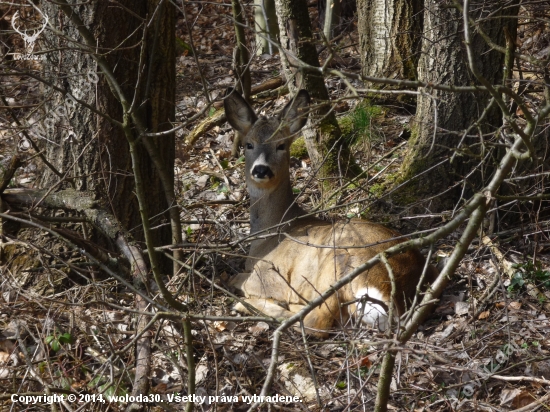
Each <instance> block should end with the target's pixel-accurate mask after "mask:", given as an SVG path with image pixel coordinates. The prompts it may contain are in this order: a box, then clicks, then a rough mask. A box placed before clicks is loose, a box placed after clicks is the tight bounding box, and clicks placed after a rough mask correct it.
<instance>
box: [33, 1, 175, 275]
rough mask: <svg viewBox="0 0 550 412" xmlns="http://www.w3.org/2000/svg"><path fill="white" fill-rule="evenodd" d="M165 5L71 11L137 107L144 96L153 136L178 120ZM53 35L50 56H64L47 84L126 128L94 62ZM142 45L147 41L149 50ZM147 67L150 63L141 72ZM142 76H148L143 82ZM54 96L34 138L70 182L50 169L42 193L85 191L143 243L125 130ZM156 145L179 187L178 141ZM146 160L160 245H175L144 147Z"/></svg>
mask: <svg viewBox="0 0 550 412" xmlns="http://www.w3.org/2000/svg"><path fill="white" fill-rule="evenodd" d="M158 3H159V1H158V0H149V1H145V0H141V1H131V0H124V1H121V2H120V4H122V6H123V7H118V6H116V5H113V4H111V3H109V2H92V3H89V4H86V5H84V4H81V5H79V6H77V7H73V8H72V12H74V13H76V14H78V16H80V18H81V19H82V20H83V21H84V23H85V25H86V27H87V28H88V29H89V30H90V31H91V32H92V34H93V35H94V37H95V39H97V45H98V46H97V52H99V53H101V54H103V55H104V56H105V58H106V59H107V62H108V63H109V65H110V67H111V68H112V70H113V72H114V76H115V78H116V80H117V81H118V83H119V84H120V86H121V88H122V90H123V92H124V94H125V96H126V97H127V99H128V100H129V101H130V102H131V101H132V98H133V96H134V94H137V95H136V107H137V110H139V116H140V117H141V118H142V120H143V122H142V123H143V124H144V125H145V126H146V127H147V130H148V131H150V132H154V131H162V130H167V129H169V128H170V127H171V122H172V121H173V120H174V118H175V108H174V107H175V105H174V103H175V92H174V91H175V49H174V47H175V44H174V42H175V39H174V34H173V27H174V24H175V14H174V11H173V7H171V6H166V5H164V6H162V7H160V9H159V10H157V12H156V14H155V10H156V9H157V8H158ZM43 5H44V7H43V8H44V10H45V12H46V14H47V15H48V16H49V17H50V19H52V20H54V19H55V21H52V23H53V24H54V25H55V27H63V28H64V30H65V33H67V34H68V35H69V36H70V37H71V38H73V39H77V40H78V41H79V42H82V43H84V41H83V39H82V37H81V36H80V34H79V33H78V31H77V29H76V27H75V25H74V24H72V23H71V22H70V21H69V19H68V18H67V17H66V16H65V15H64V14H63V13H62V12H61V11H60V9H59V7H58V6H57V5H56V4H55V3H50V2H44V4H43ZM128 10H132V13H134V14H132V13H129V12H128ZM153 15H154V16H155V21H154V22H153V23H152V24H151V25H150V27H149V28H148V32H147V35H146V36H145V38H144V36H143V20H142V19H145V18H146V17H147V16H153ZM136 16H139V17H141V18H142V19H140V18H139V17H136ZM46 33H48V31H46V32H45V33H44V34H45V37H46V40H47V43H48V45H47V48H48V49H50V50H59V52H55V53H53V52H52V53H47V54H46V58H47V59H46V60H45V61H44V76H45V77H47V78H48V80H49V81H50V82H51V83H52V84H54V85H55V86H57V87H59V88H60V89H62V90H65V91H66V92H69V93H71V94H72V95H73V96H75V97H76V98H79V99H81V100H83V101H85V102H86V103H88V104H89V105H90V106H91V107H92V108H95V109H97V110H98V111H99V112H101V113H104V114H106V115H107V116H108V117H110V118H112V119H114V120H116V121H119V122H123V121H124V118H123V117H124V116H123V110H122V106H121V103H120V102H119V101H118V99H117V97H116V96H115V95H114V94H113V93H112V92H111V90H110V88H109V86H108V84H107V81H106V80H105V77H104V74H103V73H100V72H99V69H98V68H97V65H96V64H95V62H94V60H93V59H92V58H91V57H90V56H89V55H88V54H86V53H83V52H82V51H80V50H75V49H74V48H75V44H74V43H71V42H68V41H67V40H65V39H64V38H62V37H60V36H57V35H55V34H54V33H51V32H50V33H49V34H47V36H46ZM142 40H143V41H145V44H143V45H141V43H140V42H141V41H142ZM136 45H138V47H135V46H136ZM142 48H143V50H142ZM106 51H109V53H105V52H106ZM141 53H143V55H141V56H140V54H141ZM140 59H141V61H142V62H143V63H144V64H143V65H142V67H141V68H140V67H139V63H140ZM138 76H141V77H140V81H139V82H138ZM50 93H51V94H52V100H50V101H48V102H47V103H46V109H45V111H44V114H43V120H44V122H43V123H44V126H42V127H41V126H38V125H37V127H35V128H34V129H33V130H34V131H35V133H36V134H37V135H41V136H42V137H43V138H47V139H48V140H50V141H52V142H53V143H48V142H46V144H45V145H44V146H45V150H46V154H47V158H48V159H49V160H50V161H51V162H52V163H53V165H54V166H55V167H56V168H57V170H58V171H60V172H61V173H62V174H63V176H64V177H65V179H63V180H62V179H60V177H59V176H58V175H56V174H55V173H53V172H52V171H51V170H49V169H46V170H45V173H44V174H43V177H42V181H41V184H42V186H44V187H55V188H56V189H57V188H62V187H65V186H74V187H75V188H76V189H79V190H89V191H94V192H95V193H96V194H97V196H98V197H99V198H101V199H104V201H105V202H106V203H107V204H108V206H109V208H110V209H111V210H112V213H113V214H114V215H115V216H116V217H117V219H118V220H119V221H120V222H121V223H122V224H123V226H124V227H126V228H128V230H130V231H131V233H132V234H133V235H134V237H135V239H137V240H143V238H144V237H143V231H142V225H141V219H140V214H139V208H138V204H137V200H136V197H135V187H134V178H133V176H132V173H133V172H132V167H131V160H130V154H129V146H128V141H127V139H126V137H125V135H124V132H123V130H122V128H121V127H119V126H117V125H115V124H113V123H112V122H111V121H109V119H108V118H106V117H103V116H100V115H98V114H95V113H93V112H92V111H91V110H89V109H86V108H84V107H82V106H81V105H80V104H78V103H76V102H74V101H71V99H70V98H64V97H63V96H61V95H60V94H59V93H52V90H51V88H50V87H49V86H44V94H45V95H48V94H50ZM60 108H61V109H60ZM62 108H65V113H66V116H63V115H61V116H59V115H58V116H56V113H57V114H62V113H63V109H62ZM154 140H155V142H154V143H155V145H156V147H157V149H158V152H159V153H160V156H161V158H162V160H163V162H164V164H165V166H166V171H167V173H168V175H169V177H170V178H171V181H172V184H173V164H174V156H175V147H174V136H173V135H170V136H164V137H162V138H155V139H154ZM139 157H140V158H141V159H142V162H141V164H142V165H143V167H142V170H141V171H140V172H141V174H142V176H143V179H144V180H145V183H146V187H147V188H148V196H147V200H148V203H149V204H148V209H149V213H150V217H151V226H152V227H156V226H159V228H158V229H155V230H154V239H155V245H159V246H160V245H163V244H169V243H171V231H170V225H167V224H164V223H165V222H166V221H167V219H168V213H167V209H168V207H167V206H168V205H167V201H166V196H165V193H164V190H163V188H162V185H161V184H160V181H159V175H158V171H157V170H156V169H155V168H154V167H153V163H152V162H151V159H150V157H149V156H148V154H147V152H146V150H145V149H144V147H143V146H142V145H140V147H139ZM169 265H170V262H169V261H168V260H165V261H164V262H163V267H162V269H164V270H165V271H171V266H169Z"/></svg>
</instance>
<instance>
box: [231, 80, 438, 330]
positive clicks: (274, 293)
mask: <svg viewBox="0 0 550 412" xmlns="http://www.w3.org/2000/svg"><path fill="white" fill-rule="evenodd" d="M309 105H310V97H309V94H308V92H307V91H306V90H300V91H299V92H298V93H297V94H296V96H295V97H294V98H293V99H291V101H290V102H289V103H288V104H287V105H286V106H285V107H284V108H283V109H282V111H281V112H280V113H279V114H278V115H277V116H273V117H265V116H261V117H258V116H257V115H256V113H255V112H254V110H253V109H252V108H251V107H250V105H249V104H248V103H247V102H246V101H245V99H244V98H243V97H242V96H241V95H240V94H239V93H238V92H237V91H235V90H233V89H228V91H227V92H226V97H225V99H224V108H225V114H226V118H227V120H228V122H229V124H230V125H231V126H232V128H233V129H234V130H236V131H238V132H240V133H241V135H242V136H244V141H243V144H244V151H245V177H246V187H247V190H248V193H249V196H250V233H251V234H258V235H260V236H257V239H255V240H253V241H252V242H251V246H250V252H249V254H248V258H247V260H246V263H245V272H244V273H239V274H237V275H235V276H234V277H233V278H232V279H231V281H230V286H232V287H233V288H235V289H236V290H237V291H238V292H239V293H241V294H242V295H244V299H243V301H244V302H245V303H246V305H243V304H242V303H237V304H236V305H235V306H234V309H235V310H237V311H238V312H242V313H250V310H249V309H248V308H247V305H251V306H252V307H253V308H255V309H257V310H258V311H260V312H261V313H264V314H266V315H268V316H271V317H273V318H275V319H288V318H290V317H291V316H293V315H295V314H296V313H298V312H299V311H300V310H301V309H303V308H304V306H305V305H307V304H308V302H309V301H311V300H312V299H314V298H316V297H318V296H319V295H320V294H322V293H323V292H325V291H326V290H327V289H328V288H329V287H330V286H331V285H332V284H334V283H335V282H336V281H338V280H339V279H340V278H342V277H343V276H345V275H346V274H347V273H349V272H350V271H352V270H353V269H355V268H356V267H358V266H359V265H361V264H364V263H365V262H367V261H368V260H369V259H371V258H372V257H374V256H375V255H377V254H378V253H381V252H383V251H385V250H386V249H387V248H389V247H391V246H393V245H396V244H399V243H400V242H403V241H404V239H403V237H402V236H401V235H400V234H399V233H398V232H396V231H394V230H392V229H389V228H386V227H385V226H382V225H380V224H377V223H373V222H369V221H366V220H362V219H351V220H348V221H342V222H330V221H324V220H321V219H319V218H316V217H313V216H309V215H307V213H306V211H305V210H303V209H302V208H301V207H300V206H299V205H298V204H297V203H296V201H295V198H294V194H293V191H292V187H291V179H290V145H291V143H292V142H293V140H294V138H295V137H296V135H297V133H298V132H299V131H300V130H301V129H302V128H303V127H304V126H305V124H306V122H307V116H308V114H307V110H308V108H309ZM395 238H398V239H395ZM405 240H406V239H405ZM361 246H364V247H361ZM388 262H389V264H390V265H391V268H392V273H393V278H394V284H395V289H396V290H395V294H394V296H395V299H394V301H393V302H391V292H392V283H391V281H390V277H389V274H388V271H387V269H386V267H385V265H383V264H377V265H376V266H374V267H372V268H371V269H369V270H367V271H365V272H363V273H362V274H360V275H359V276H358V277H356V278H355V279H354V280H353V281H351V282H350V283H348V284H347V285H345V286H344V287H342V288H341V289H340V290H338V292H337V293H335V294H333V295H332V296H331V297H329V298H328V299H326V300H325V301H324V302H323V303H322V304H321V305H320V306H318V307H316V308H315V309H314V310H313V311H311V312H310V313H308V314H307V315H306V316H305V318H304V319H303V325H304V327H305V330H306V331H307V332H308V333H309V334H313V335H316V336H319V337H326V336H328V335H327V333H328V332H327V331H328V330H329V329H331V328H332V327H333V326H334V325H335V324H338V323H339V324H345V322H347V320H349V319H350V317H351V316H358V317H359V320H360V321H361V322H363V323H365V324H367V325H371V326H374V327H376V326H378V328H379V330H385V329H386V328H387V326H388V321H389V319H388V312H389V311H388V308H389V305H390V304H392V303H393V304H394V306H393V307H394V308H395V309H396V311H397V315H399V316H401V315H403V314H404V313H405V312H406V310H407V308H408V307H409V306H410V304H411V301H412V299H413V298H414V296H415V294H416V293H417V286H420V287H424V286H425V285H419V281H420V280H421V278H424V279H425V280H426V281H427V283H428V284H429V283H431V282H433V281H434V280H435V278H436V277H437V274H438V272H437V270H436V269H435V267H433V266H431V265H427V264H426V261H425V259H424V257H423V256H422V254H421V253H420V252H419V251H418V250H416V249H408V250H406V251H404V252H402V253H399V254H396V255H393V256H391V257H390V258H389V259H388ZM423 272H425V273H424V276H423ZM350 302H351V303H350ZM354 314H355V315H354Z"/></svg>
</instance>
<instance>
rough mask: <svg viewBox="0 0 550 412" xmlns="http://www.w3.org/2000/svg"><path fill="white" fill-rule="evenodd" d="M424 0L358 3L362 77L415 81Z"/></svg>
mask: <svg viewBox="0 0 550 412" xmlns="http://www.w3.org/2000/svg"><path fill="white" fill-rule="evenodd" d="M422 8H423V0H359V1H358V5H357V11H358V30H359V42H360V48H361V64H362V74H363V76H371V77H388V78H399V79H411V80H413V79H416V77H417V73H416V66H417V63H418V56H419V51H420V34H421V33H420V31H421V29H422V12H421V10H422Z"/></svg>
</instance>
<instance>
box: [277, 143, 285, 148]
mask: <svg viewBox="0 0 550 412" xmlns="http://www.w3.org/2000/svg"><path fill="white" fill-rule="evenodd" d="M277 150H285V144H284V143H281V144H280V145H279V146H277Z"/></svg>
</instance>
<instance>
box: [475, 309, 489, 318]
mask: <svg viewBox="0 0 550 412" xmlns="http://www.w3.org/2000/svg"><path fill="white" fill-rule="evenodd" d="M490 314H491V311H490V310H486V311H485V312H481V313H480V314H479V316H478V317H477V318H478V319H479V320H483V319H487V318H488V317H489V315H490Z"/></svg>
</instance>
